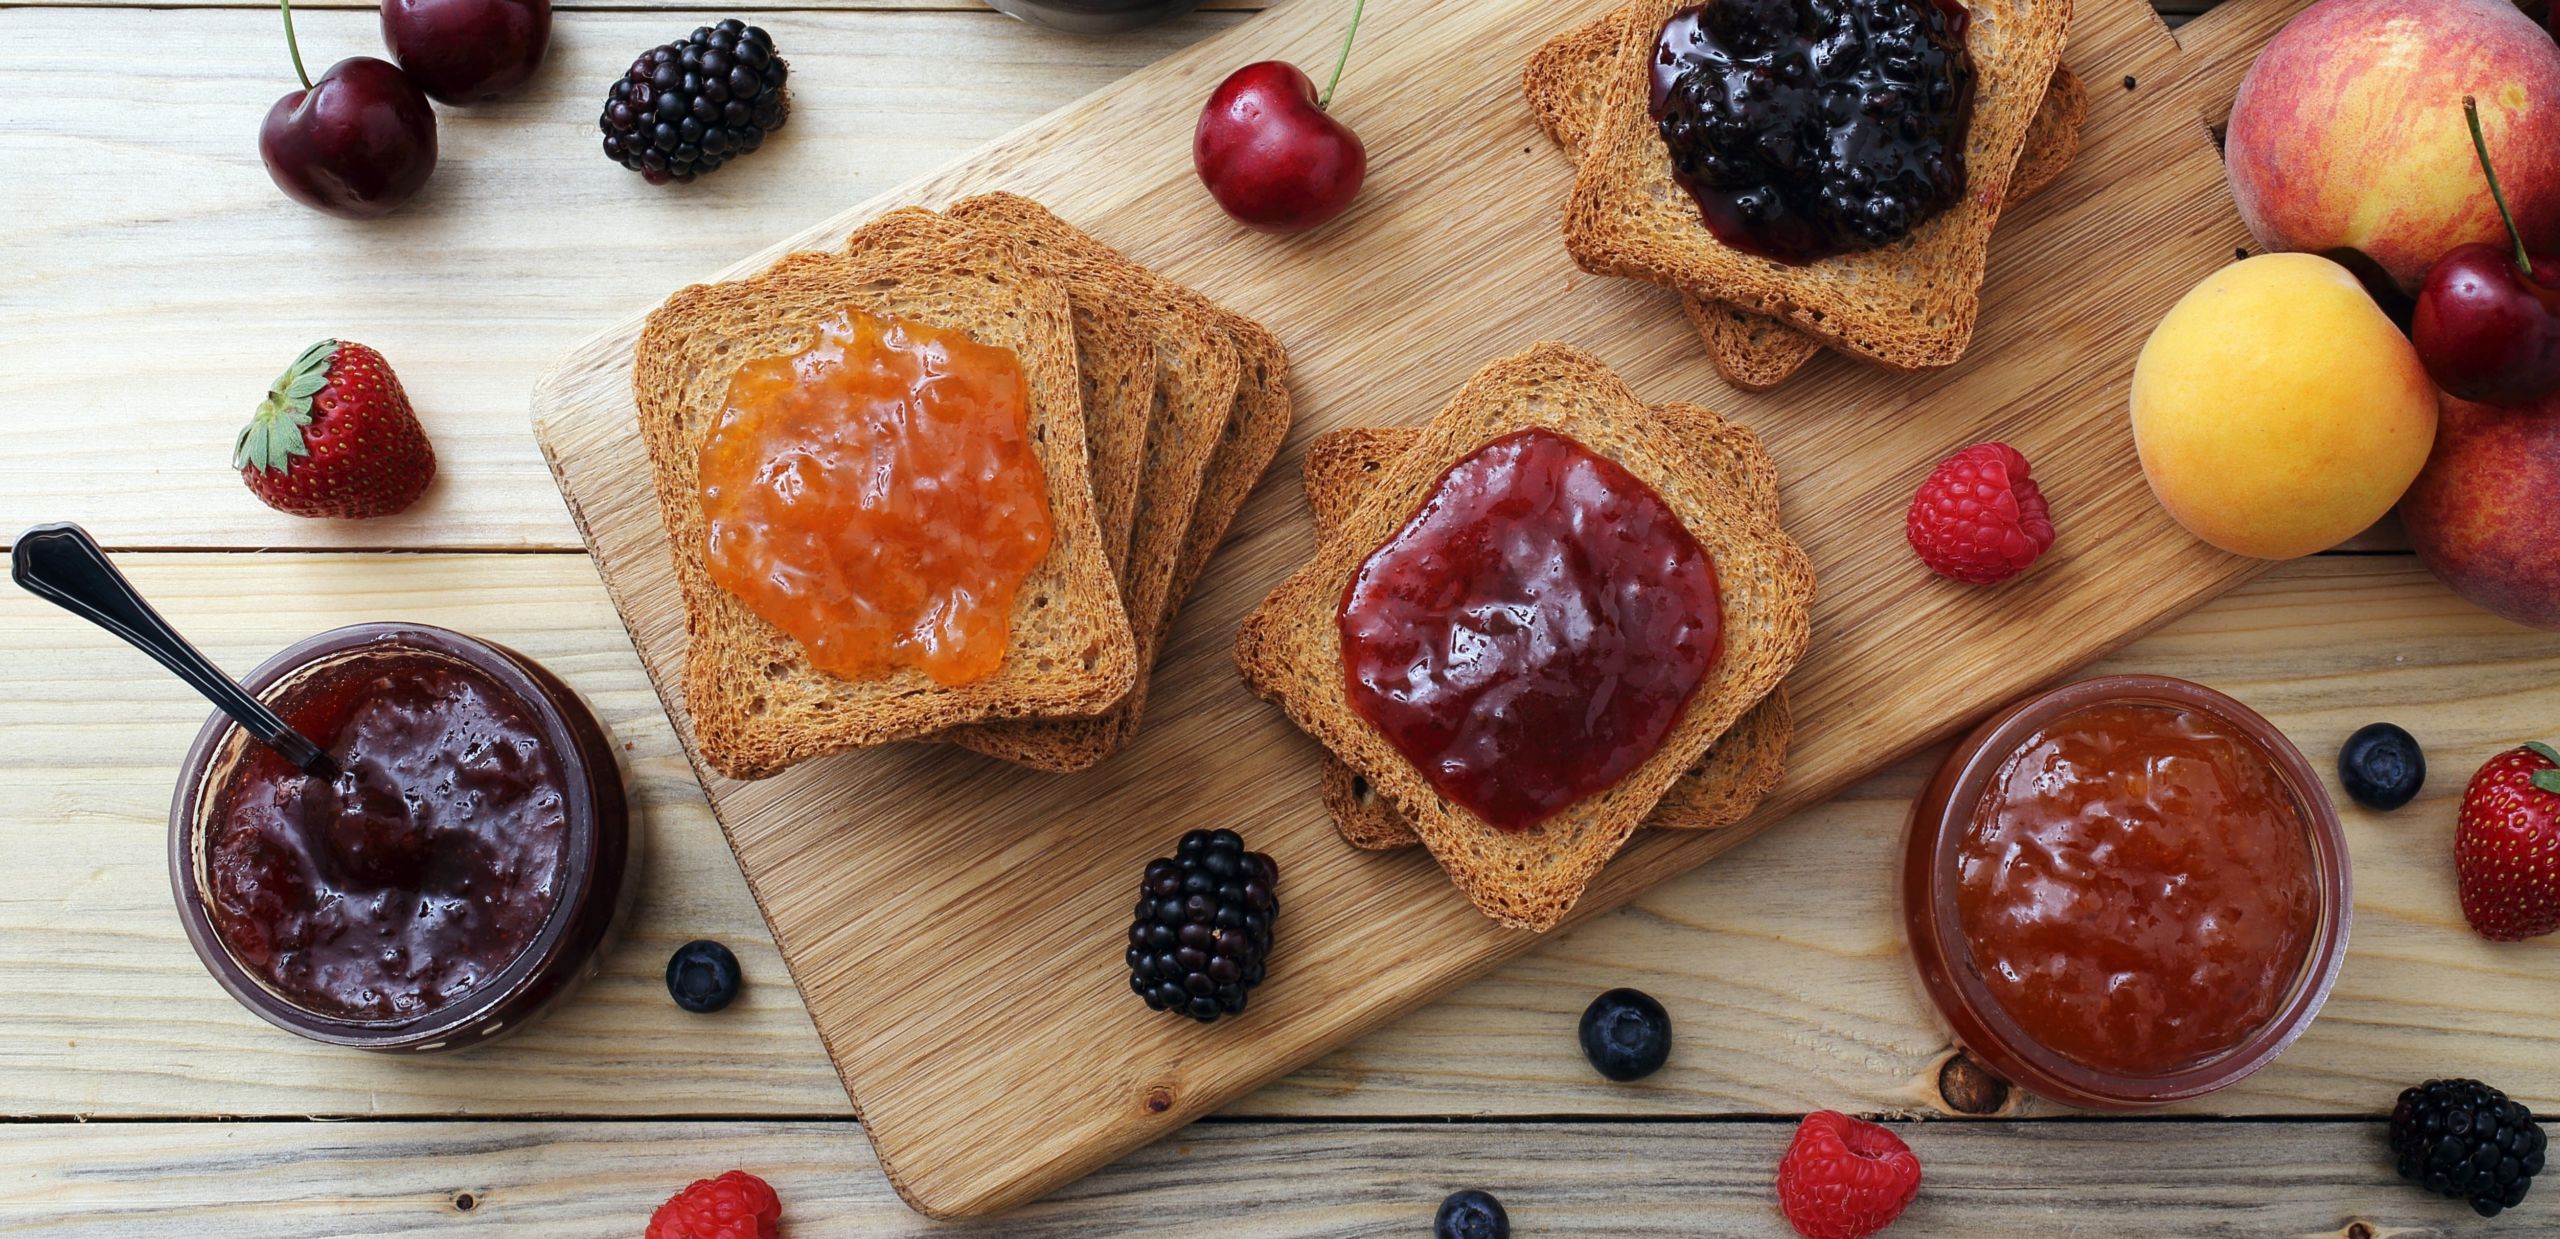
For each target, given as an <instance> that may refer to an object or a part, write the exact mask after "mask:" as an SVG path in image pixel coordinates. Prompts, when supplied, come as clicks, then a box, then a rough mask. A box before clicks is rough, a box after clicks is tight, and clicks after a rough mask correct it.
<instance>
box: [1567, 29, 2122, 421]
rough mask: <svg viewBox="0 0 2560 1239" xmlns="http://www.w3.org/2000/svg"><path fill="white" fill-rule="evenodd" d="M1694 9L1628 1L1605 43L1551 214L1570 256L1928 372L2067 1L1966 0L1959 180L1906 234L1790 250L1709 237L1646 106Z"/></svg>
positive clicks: (1963, 333) (1948, 348)
mask: <svg viewBox="0 0 2560 1239" xmlns="http://www.w3.org/2000/svg"><path fill="white" fill-rule="evenodd" d="M1694 7H1695V6H1694V5H1693V4H1692V3H1690V0H1636V2H1635V3H1633V4H1631V5H1629V6H1628V8H1627V10H1626V12H1627V13H1628V16H1626V17H1623V18H1620V19H1619V25H1618V28H1617V31H1616V40H1617V53H1616V55H1615V56H1613V57H1611V58H1610V59H1609V61H1608V66H1607V69H1606V72H1605V83H1604V86H1605V89H1603V90H1602V91H1601V92H1600V96H1599V97H1600V100H1601V102H1600V104H1599V106H1598V109H1597V110H1596V111H1595V112H1593V113H1591V118H1592V119H1591V123H1590V124H1589V126H1588V128H1587V130H1586V132H1585V141H1584V144H1583V155H1582V158H1581V160H1580V162H1579V166H1578V170H1577V175H1576V178H1575V183H1574V190H1573V195H1572V198H1571V200H1570V202H1569V203H1568V205H1567V207H1566V210H1565V244H1566V248H1567V249H1568V250H1569V251H1570V252H1571V253H1572V254H1573V256H1574V259H1575V261H1576V262H1578V263H1580V264H1581V265H1582V267H1583V268H1584V269H1585V270H1588V271H1591V272H1593V273H1595V274H1602V275H1621V276H1628V277H1631V278H1637V279H1643V280H1647V281H1650V282H1652V283H1656V284H1660V285H1663V286H1665V287H1668V288H1672V289H1675V290H1677V291H1679V292H1681V293H1683V294H1684V295H1687V296H1690V297H1694V298H1697V299H1699V300H1702V301H1721V302H1724V303H1727V304H1729V305H1732V306H1734V307H1736V308H1737V309H1740V310H1744V311H1749V312H1756V313H1759V314H1763V315H1766V316H1768V317H1771V318H1775V319H1777V320H1779V321H1780V322H1781V323H1783V324H1784V325H1785V326H1787V327H1789V328H1792V329H1794V330H1796V331H1798V332H1801V333H1803V334H1805V335H1810V336H1813V337H1816V338H1818V339H1820V340H1821V341H1823V342H1824V343H1825V344H1828V345H1830V346H1832V347H1835V348H1838V349H1840V350H1841V351H1843V352H1847V353H1850V354H1851V355H1853V356H1857V357H1859V358H1862V359H1864V360H1867V361H1871V362H1875V363H1877V364H1880V365H1884V366H1887V367H1890V368H1893V369H1898V370H1905V371H1917V370H1927V369H1935V368H1939V367H1943V366H1947V365H1951V364H1953V363H1955V362H1956V361H1957V360H1959V359H1960V358H1962V357H1963V355H1964V352H1965V349H1966V347H1967V345H1968V344H1969V343H1970V342H1971V340H1972V336H1973V328H1974V323H1975V321H1976V319H1977V318H1978V317H1979V315H1980V311H1981V286H1982V276H1983V270H1984V266H1985V258H1986V254H1987V251H1988V248H1989V243H1990V237H1991V231H1992V227H1993V225H1994V224H1995V223H1997V221H1998V218H1999V213H2000V209H2001V207H2002V205H2003V204H2004V203H2005V202H2006V200H2007V199H2008V195H2009V188H2010V186H2011V184H2012V183H2013V182H2014V181H2015V179H2016V172H2017V169H2018V166H2019V156H2020V154H2021V153H2022V152H2023V151H2024V150H2025V149H2026V145H2027V138H2028V133H2029V131H2030V129H2031V127H2032V125H2033V122H2034V119H2035V117H2036V115H2037V113H2038V111H2039V110H2040V109H2041V107H2042V101H2043V100H2044V98H2045V96H2046V94H2047V92H2048V91H2049V89H2050V87H2051V85H2052V83H2053V79H2054V74H2055V71H2056V70H2057V69H2059V68H2060V67H2061V56H2062V48H2063V45H2064V43H2065V41H2066V40H2067V39H2068V37H2069V33H2070V24H2071V5H2070V0H1972V3H1970V4H1969V5H1967V6H1966V7H1965V10H1964V16H1963V18H1962V20H1963V22H1964V29H1965V34H1964V39H1965V44H1966V49H1967V53H1968V56H1969V59H1970V61H1971V63H1972V65H1973V71H1974V82H1975V90H1974V96H1973V100H1972V105H1971V110H1970V116H1969V119H1968V120H1967V121H1966V123H1965V134H1964V143H1963V144H1964V160H1965V165H1966V169H1967V179H1966V181H1965V183H1964V186H1963V191H1962V192H1961V193H1958V194H1956V195H1955V196H1954V197H1953V199H1952V200H1951V201H1948V202H1946V203H1945V205H1943V206H1941V207H1938V208H1935V209H1933V210H1932V211H1930V212H1929V213H1927V214H1926V216H1925V218H1917V219H1909V220H1907V221H1906V223H1907V227H1908V231H1907V232H1904V233H1902V234H1901V235H1899V236H1897V237H1895V238H1894V239H1891V240H1889V241H1886V242H1885V243H1882V244H1872V245H1866V246H1864V247H1862V248H1852V249H1848V250H1846V251H1844V252H1838V253H1826V254H1822V255H1820V256H1817V257H1814V258H1812V259H1811V260H1809V261H1801V262H1789V261H1782V260H1780V259H1779V258H1777V257H1771V256H1765V255H1764V254H1762V253H1754V252H1747V251H1746V250H1744V249H1741V248H1737V246H1736V245H1734V244H1730V243H1728V241H1727V240H1726V239H1724V238H1722V237H1719V236H1718V235H1717V234H1716V232H1715V231H1714V230H1712V229H1710V228H1709V227H1708V226H1707V225H1706V224H1705V223H1704V222H1703V221H1702V220H1701V218H1700V208H1699V205H1698V203H1697V202H1696V201H1695V200H1693V199H1692V197H1691V196H1690V194H1689V192H1688V191H1687V190H1686V189H1685V188H1684V187H1683V186H1682V185H1681V183H1680V182H1679V181H1678V179H1676V177H1675V175H1674V168H1673V160H1672V157H1671V155H1670V153H1669V152H1668V151H1667V150H1666V149H1665V143H1664V140H1663V138H1662V136H1661V134H1660V133H1658V132H1657V127H1656V123H1655V121H1654V118H1653V115H1652V104H1651V100H1652V97H1653V91H1654V72H1655V68H1654V61H1655V59H1656V49H1655V44H1656V42H1657V41H1658V39H1659V38H1660V37H1661V36H1662V34H1663V32H1664V29H1665V27H1666V26H1667V25H1668V24H1669V23H1671V21H1672V19H1674V18H1675V17H1681V16H1683V15H1685V14H1687V12H1688V11H1689V10H1690V9H1692V8H1694ZM1890 214H1891V213H1890V212H1888V213H1887V215H1890ZM1883 235H1890V234H1883ZM1708 325H1714V320H1713V319H1712V318H1710V319H1709V320H1708ZM1764 339H1765V337H1764Z"/></svg>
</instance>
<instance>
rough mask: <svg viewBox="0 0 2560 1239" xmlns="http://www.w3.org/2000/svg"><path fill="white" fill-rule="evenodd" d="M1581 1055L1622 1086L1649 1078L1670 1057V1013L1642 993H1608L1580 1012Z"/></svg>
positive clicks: (1615, 991)
mask: <svg viewBox="0 0 2560 1239" xmlns="http://www.w3.org/2000/svg"><path fill="white" fill-rule="evenodd" d="M1582 1055H1583V1057H1585V1058H1588V1059H1590V1060H1591V1065H1592V1066H1593V1067H1595V1068H1598V1069H1599V1071H1600V1074H1602V1075H1604V1076H1607V1077H1609V1078H1610V1079H1612V1080H1616V1081H1618V1082H1620V1083H1622V1084H1623V1083H1625V1082H1626V1081H1629V1080H1641V1079H1643V1078H1645V1077H1646V1076H1649V1075H1652V1074H1653V1073H1654V1072H1657V1071H1660V1070H1662V1061H1663V1060H1664V1059H1667V1058H1669V1057H1671V1013H1670V1012H1668V1011H1665V1010H1663V1009H1662V1004H1661V1003H1658V1002H1655V1001H1654V1000H1653V997H1652V996H1651V995H1649V994H1646V993H1645V992H1643V991H1642V990H1632V989H1613V990H1610V991H1609V992H1608V993H1605V994H1602V995H1600V996H1599V997H1597V998H1594V999H1592V1000H1591V1005H1590V1006H1589V1007H1586V1008H1584V1009H1583V1012H1582Z"/></svg>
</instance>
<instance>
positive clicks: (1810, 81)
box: [1653, 0, 1975, 263]
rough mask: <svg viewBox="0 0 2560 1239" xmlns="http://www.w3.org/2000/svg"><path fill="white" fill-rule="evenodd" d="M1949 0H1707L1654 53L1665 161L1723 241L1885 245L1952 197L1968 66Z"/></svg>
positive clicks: (1962, 23) (1767, 248) (1778, 253)
mask: <svg viewBox="0 0 2560 1239" xmlns="http://www.w3.org/2000/svg"><path fill="white" fill-rule="evenodd" d="M1966 24H1967V18H1966V15H1965V11H1964V10H1963V9H1962V8H1961V7H1959V6H1958V5H1957V4H1956V3H1954V0H1718V3H1715V4H1711V5H1706V6H1703V7H1699V8H1691V9H1684V10H1682V11H1681V12H1680V13H1679V14H1677V15H1675V16H1674V17H1673V18H1672V19H1671V21H1670V22H1669V23H1668V24H1666V25H1665V26H1664V27H1663V29H1662V35H1661V39H1660V44H1659V49H1658V52H1657V54H1656V55H1655V57H1654V84H1653V118H1654V123H1655V126H1656V128H1657V130H1658V131H1659V132H1660V134H1661V136H1662V141H1663V144H1664V145H1665V146H1666V147H1668V148H1669V150H1670V154H1671V162H1672V172H1673V175H1674V177H1675V178H1676V179H1677V180H1678V181H1679V182H1680V184H1681V186H1682V187H1683V188H1685V189H1687V190H1688V191H1689V194H1690V196H1691V197H1692V198H1695V199H1696V200H1697V203H1698V209H1699V211H1700V213H1701V214H1702V215H1703V216H1704V217H1705V219H1706V223H1707V226H1708V228H1709V230H1711V231H1713V232H1714V233H1715V234H1716V236H1717V238H1718V239H1720V240H1722V241H1724V242H1725V243H1726V244H1727V245H1731V246H1733V247H1734V248H1736V249H1739V250H1743V251H1746V252H1749V253H1753V254H1758V255H1761V256H1762V257H1766V258H1771V259H1775V260H1777V261H1779V262H1787V263H1807V262H1812V261H1814V260H1816V259H1821V258H1829V257H1832V256H1835V255H1839V254H1845V253H1850V252H1852V251H1856V250H1863V249H1873V248H1875V247H1877V246H1883V245H1890V244H1892V243H1893V242H1895V241H1899V240H1901V239H1902V238H1904V237H1906V236H1909V235H1910V234H1911V232H1912V231H1913V230H1914V229H1917V228H1918V227H1919V226H1920V225H1922V224H1924V223H1926V222H1928V221H1929V220H1930V219H1931V218H1933V217H1935V216H1936V215H1937V214H1938V213H1939V212H1941V211H1944V210H1946V209H1947V208H1948V207H1949V206H1952V205H1954V204H1955V203H1956V202H1957V201H1958V200H1960V199H1961V198H1963V196H1964V190H1965V162H1964V150H1965V137H1966V131H1967V130H1968V129H1970V128H1971V126H1972V123H1973V97H1974V84H1975V82H1974V78H1975V75H1974V65H1973V57H1972V54H1971V53H1970V52H1969V51H1967V50H1966V47H1965V39H1964V34H1965V27H1966Z"/></svg>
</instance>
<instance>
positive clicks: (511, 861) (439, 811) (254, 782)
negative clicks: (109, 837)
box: [169, 624, 639, 1053]
mask: <svg viewBox="0 0 2560 1239" xmlns="http://www.w3.org/2000/svg"><path fill="white" fill-rule="evenodd" d="M242 683H243V684H245V685H246V686H247V687H248V689H249V691H251V692H253V693H256V694H258V696H259V698H260V699H261V700H263V701H265V702H266V703H267V704H268V705H269V706H271V707H272V708H274V709H275V710H276V712H277V713H278V714H280V715H282V716H283V717H284V718H285V719H286V721H288V722H290V723H292V724H293V726H294V728H295V729H296V730H298V731H300V732H302V733H303V734H304V735H306V736H309V737H310V738H311V739H312V741H313V742H314V743H316V744H318V745H319V746H320V748H321V749H322V750H323V751H325V752H326V753H328V754H329V756H330V758H331V761H332V762H333V763H334V764H335V766H336V770H335V772H334V773H333V774H332V776H331V777H328V778H320V777H315V776H312V775H309V774H306V773H304V772H303V771H301V770H299V769H297V768H295V767H294V766H293V765H292V764H291V763H289V762H287V761H285V760H284V758H282V757H281V756H279V755H278V754H276V753H275V752H273V751H272V750H270V749H268V748H266V747H265V746H263V745H260V744H258V743H256V742H255V741H253V740H251V739H250V738H249V736H248V734H247V733H246V732H244V731H242V730H241V729H240V728H239V727H238V726H237V725H236V724H234V723H232V722H231V720H230V719H228V718H226V717H224V716H222V715H219V714H217V715H215V716H213V717H212V718H211V719H209V720H207V721H206V723H205V726H204V729H203V730H202V731H201V732H200V733H198V735H197V737H196V741H195V744H194V746H193V747H192V748H190V749H189V750H188V753H187V761H186V765H185V766H184V767H183V769H182V771H181V774H180V777H179V782H178V789H177V795H176V799H175V801H174V803H173V804H172V805H171V808H170V819H169V824H170V832H169V849H170V850H169V862H170V880H171V884H172V886H173V887H174V889H175V892H176V895H177V902H178V911H179V917H180V920H181V921H182V922H183V923H184V924H185V926H186V930H187V937H188V939H189V941H190V942H191V943H193V945H194V946H195V949H196V954H197V955H198V956H199V957H200V958H202V959H203V961H204V964H205V967H206V968H207V969H208V970H209V971H211V972H212V973H213V976H214V979H215V980H216V981H218V982H220V983H221V984H222V986H223V988H224V989H226V990H228V991H230V993H231V995H232V997H234V998H237V999H239V1000H240V1002H241V1003H242V1004H243V1005H245V1006H247V1007H248V1008H249V1009H250V1010H252V1011H255V1012H257V1013H258V1014H259V1015H260V1016H262V1017H264V1018H265V1019H266V1020H267V1021H268V1022H270V1023H273V1024H275V1025H277V1026H278V1027H281V1028H284V1029H286V1030H288V1031H291V1032H294V1033H298V1034H300V1035H302V1036H305V1037H308V1038H311V1039H312V1040H315V1041H321V1042H326V1043H329V1044H332V1045H345V1046H353V1047H356V1048H359V1049H367V1050H381V1051H396V1052H403V1053H428V1052H434V1051H439V1050H456V1049H464V1048H468V1047H470V1046H474V1045H481V1044H485V1043H487V1042H488V1041H490V1040H492V1039H494V1038H497V1037H499V1036H501V1035H503V1034H505V1033H509V1032H513V1031H515V1030H516V1029H518V1028H521V1027H523V1026H524V1025H525V1024H527V1023H529V1022H530V1021H531V1020H533V1019H534V1018H535V1017H536V1016H538V1015H540V1014H541V1013H542V1012H543V1011H545V1010H547V1009H549V1008H550V1006H551V1005H552V1004H554V1003H556V1002H557V1001H559V1000H560V999H561V998H562V997H563V996H565V995H566V994H568V993H569V992H570V991H571V990H573V989H574V988H576V986H577V985H578V984H579V983H580V982H582V981H583V980H585V979H586V977H587V976H589V975H591V974H592V973H593V971H594V969H595V964H596V960H597V958H598V956H599V955H600V953H601V951H602V948H603V947H604V945H605V942H606V939H607V938H608V936H609V935H610V933H611V931H612V929H613V927H614V925H615V923H616V922H617V921H618V920H619V919H620V915H621V913H622V912H623V911H624V910H625V909H626V908H627V907H628V906H629V903H630V899H631V895H632V892H633V891H634V890H635V889H636V886H637V878H638V874H639V857H638V855H637V852H636V849H635V843H636V841H635V840H634V839H633V837H632V834H631V830H630V810H629V806H628V801H627V799H626V796H625V785H624V773H623V769H622V765H621V762H620V760H619V757H618V755H617V753H616V751H615V748H614V745H613V740H612V736H611V734H610V733H608V732H607V731H606V730H605V728H604V726H603V724H602V723H601V722H599V721H598V720H597V719H596V717H595V713H594V712H593V711H592V710H590V709H589V708H588V707H587V705H586V703H585V702H584V701H583V700H581V699H580V698H579V697H578V695H577V694H576V693H575V692H574V691H573V690H571V689H570V688H569V686H568V685H567V684H565V683H563V682H561V680H560V679H559V678H558V677H556V676H554V675H552V674H551V672H550V671H549V670H547V669H545V668H544V667H542V666H541V665H540V664H539V663H536V662H534V661H533V660H531V659H528V658H526V657H524V656H523V655H521V654H518V653H516V652H514V651H512V650H509V649H506V648H505V647H503V646H498V645H493V644H490V643H488V642H485V641H480V640H476V639H474V638H471V637H467V636H464V635H462V634H460V633H456V632H449V631H446V630H444V629H441V628H432V627H427V626H424V625H414V624H364V625H358V626H355V627H352V628H341V629H336V630H334V631H331V632H326V633H322V634H320V635H319V636H316V637H313V638H311V639H309V640H306V641H304V642H302V643H300V644H298V645H296V646H294V647H293V648H291V649H288V650H286V651H284V652H283V653H281V654H278V655H276V656H275V657H274V658H271V659H269V660H267V662H266V663H265V664H264V665H262V666H260V667H259V668H258V669H257V670H256V671H254V672H251V673H250V674H249V675H248V676H247V677H245V678H244V679H243V680H242Z"/></svg>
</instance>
